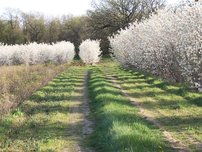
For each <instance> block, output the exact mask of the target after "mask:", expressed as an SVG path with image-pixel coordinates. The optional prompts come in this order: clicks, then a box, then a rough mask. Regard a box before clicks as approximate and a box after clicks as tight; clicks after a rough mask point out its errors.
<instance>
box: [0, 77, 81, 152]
mask: <svg viewBox="0 0 202 152" xmlns="http://www.w3.org/2000/svg"><path fill="white" fill-rule="evenodd" d="M80 77H81V75H79V74H78V77H70V78H66V76H65V77H64V76H62V75H61V76H58V77H56V78H55V79H54V80H53V81H52V82H51V83H50V84H49V85H48V86H46V87H44V88H42V89H40V90H38V91H37V92H35V93H34V94H33V95H32V96H31V97H30V99H29V100H27V101H25V102H24V103H23V104H22V105H21V106H20V107H19V108H18V110H16V111H14V112H13V114H11V116H9V117H10V118H8V119H7V120H6V119H5V121H2V122H0V128H4V129H3V130H4V131H5V133H4V135H5V136H4V139H2V140H0V149H2V150H5V151H7V150H9V151H13V150H14V151H15V150H18V151H40V150H39V149H40V148H41V146H42V145H43V146H42V147H45V149H47V151H55V150H59V151H61V150H62V149H57V148H62V147H60V146H61V145H62V144H64V142H66V141H67V140H69V139H72V141H73V142H78V141H76V140H77V139H78V138H79V136H80V135H79V134H78V133H69V132H67V130H68V128H69V126H73V127H74V126H75V127H78V126H81V123H82V121H77V122H74V124H70V123H69V122H68V121H67V118H68V114H70V113H76V114H78V113H80V111H79V108H80V106H81V105H79V104H76V105H74V104H72V105H71V103H73V102H76V101H78V98H81V96H80V95H74V94H72V92H81V87H82V84H81V83H83V80H82V78H80ZM70 107H71V108H74V109H77V110H74V111H70V110H69V108H70ZM49 146H50V147H49ZM66 146H68V144H66ZM63 148H64V147H63Z"/></svg>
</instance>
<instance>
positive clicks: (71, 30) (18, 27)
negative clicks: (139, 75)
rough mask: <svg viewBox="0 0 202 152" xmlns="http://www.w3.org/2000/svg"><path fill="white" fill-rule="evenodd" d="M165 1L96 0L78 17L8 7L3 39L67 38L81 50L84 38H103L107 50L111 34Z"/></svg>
mask: <svg viewBox="0 0 202 152" xmlns="http://www.w3.org/2000/svg"><path fill="white" fill-rule="evenodd" d="M164 3H165V1H164V0H93V2H92V5H93V9H92V10H89V11H87V15H85V16H78V17H74V16H71V15H63V16H62V17H46V16H44V15H43V14H41V13H36V12H35V13H25V12H22V11H20V10H15V9H6V10H5V12H4V14H2V15H1V17H0V42H1V43H4V44H9V45H12V44H25V43H30V42H37V43H55V42H57V41H64V40H66V41H70V42H72V43H74V45H75V48H76V50H78V47H79V44H80V43H81V41H82V40H85V39H89V38H90V39H100V40H101V48H102V50H103V52H104V54H108V53H109V52H108V49H109V42H108V39H107V37H108V36H111V35H112V34H114V33H116V31H117V30H119V29H121V28H125V27H127V26H128V25H129V23H131V22H134V21H140V20H142V19H144V18H148V17H149V14H150V13H152V12H155V11H156V9H157V8H159V7H163V6H164Z"/></svg>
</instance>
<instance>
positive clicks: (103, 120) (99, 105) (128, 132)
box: [89, 69, 173, 152]
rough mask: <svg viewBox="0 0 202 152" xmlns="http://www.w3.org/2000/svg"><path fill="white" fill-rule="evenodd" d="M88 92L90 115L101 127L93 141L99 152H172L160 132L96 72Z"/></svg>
mask: <svg viewBox="0 0 202 152" xmlns="http://www.w3.org/2000/svg"><path fill="white" fill-rule="evenodd" d="M106 86H107V87H106ZM98 88H99V89H98ZM89 90H90V98H91V105H90V106H91V113H92V115H93V117H94V119H95V122H96V124H99V125H97V126H95V132H94V134H93V135H92V138H91V142H92V143H91V144H92V145H93V146H94V147H95V148H96V150H97V151H110V152H113V151H159V150H162V149H164V150H165V151H173V149H171V148H170V147H169V146H168V144H167V143H166V142H165V141H164V139H163V137H162V136H161V135H160V134H161V133H160V132H159V131H157V128H156V127H155V126H154V125H152V124H151V123H149V122H147V121H146V120H144V119H142V117H141V116H140V115H139V114H138V110H137V109H136V108H135V107H134V106H133V105H132V104H131V103H130V102H129V101H128V100H127V99H126V98H125V97H123V95H122V94H121V92H120V90H119V89H118V88H116V87H114V86H113V85H112V84H111V83H110V82H109V81H107V80H106V79H105V77H104V76H103V75H102V74H101V72H99V70H97V69H95V70H92V71H91V76H90V81H89ZM138 132H139V133H138ZM154 139H155V140H154Z"/></svg>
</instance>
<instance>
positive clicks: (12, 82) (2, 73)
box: [0, 65, 66, 115]
mask: <svg viewBox="0 0 202 152" xmlns="http://www.w3.org/2000/svg"><path fill="white" fill-rule="evenodd" d="M65 67H66V65H57V66H56V65H34V66H25V65H21V66H1V67H0V114H1V115H3V114H5V113H8V112H9V111H10V110H11V109H13V108H15V107H16V106H18V105H19V104H20V103H21V102H22V101H23V100H24V99H26V98H27V97H29V96H30V95H31V94H32V93H33V92H34V91H35V90H37V89H39V88H40V87H42V86H44V85H45V84H47V83H48V82H49V81H50V80H51V79H52V78H53V77H54V76H56V75H57V74H58V73H60V72H61V71H62V70H64V68H65Z"/></svg>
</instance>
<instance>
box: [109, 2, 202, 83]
mask: <svg viewBox="0 0 202 152" xmlns="http://www.w3.org/2000/svg"><path fill="white" fill-rule="evenodd" d="M109 40H110V43H111V47H112V51H113V55H114V57H115V58H116V59H117V60H118V61H119V62H120V63H122V64H123V65H129V66H133V67H135V68H137V69H140V70H143V71H146V72H150V73H152V74H155V75H157V76H160V77H163V78H165V79H168V80H172V81H175V82H189V83H191V84H195V85H197V86H201V85H202V5H201V4H200V3H198V4H192V5H190V4H189V5H183V6H181V7H179V8H177V9H176V8H175V9H171V8H169V9H168V8H166V9H164V10H159V11H158V13H157V14H153V15H151V16H150V18H149V19H147V20H144V21H143V22H141V23H137V22H135V23H132V24H131V25H130V26H129V27H128V28H127V29H125V30H120V31H119V32H118V34H117V35H114V36H113V37H110V38H109Z"/></svg>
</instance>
